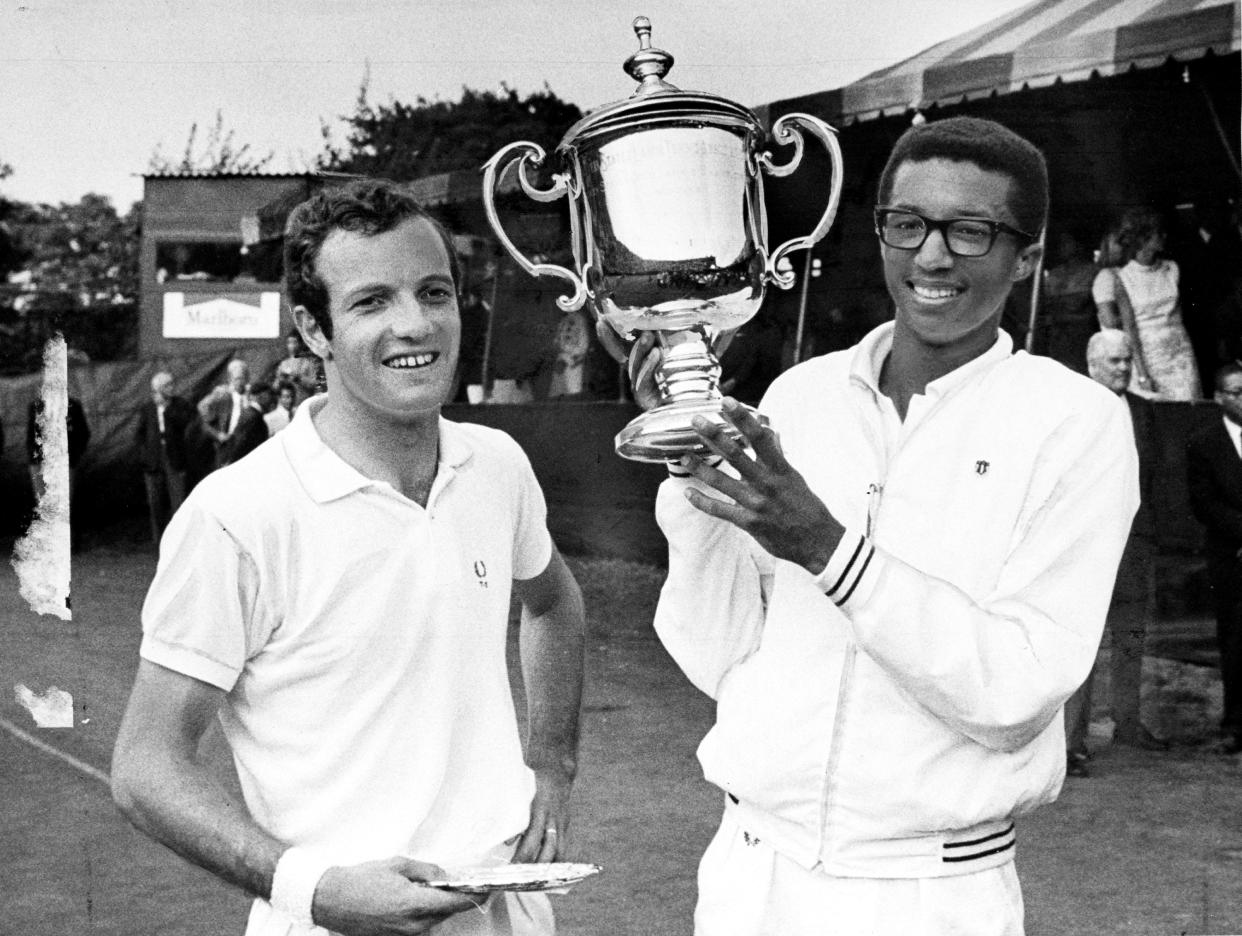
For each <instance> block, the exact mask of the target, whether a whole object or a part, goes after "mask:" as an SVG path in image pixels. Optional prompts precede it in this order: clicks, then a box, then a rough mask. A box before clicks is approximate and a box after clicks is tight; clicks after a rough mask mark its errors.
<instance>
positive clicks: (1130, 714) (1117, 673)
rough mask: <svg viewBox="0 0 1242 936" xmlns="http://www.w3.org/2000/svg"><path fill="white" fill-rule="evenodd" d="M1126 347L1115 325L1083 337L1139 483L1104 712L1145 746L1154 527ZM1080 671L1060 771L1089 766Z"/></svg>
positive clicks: (1082, 771)
mask: <svg viewBox="0 0 1242 936" xmlns="http://www.w3.org/2000/svg"><path fill="white" fill-rule="evenodd" d="M1133 361H1134V349H1133V345H1132V344H1131V343H1130V336H1129V335H1127V334H1126V333H1125V332H1124V331H1122V330H1121V329H1119V328H1105V329H1102V330H1100V331H1098V332H1096V333H1095V334H1094V335H1092V336H1091V340H1090V341H1088V342H1087V373H1088V374H1090V376H1091V379H1092V380H1094V381H1095V382H1096V383H1099V384H1103V385H1104V386H1105V387H1107V388H1108V389H1109V390H1112V391H1113V393H1116V394H1117V395H1118V396H1120V397H1122V398H1123V399H1124V400H1125V401H1126V403H1127V404H1129V407H1130V417H1131V419H1132V420H1133V422H1134V439H1135V443H1136V444H1137V445H1138V451H1139V491H1140V497H1141V503H1140V505H1139V509H1138V513H1137V514H1136V515H1135V517H1134V524H1133V526H1132V527H1131V528H1130V538H1129V540H1128V541H1127V542H1126V549H1125V552H1124V553H1123V554H1122V557H1121V565H1120V567H1119V568H1118V569H1117V583H1116V585H1115V586H1114V588H1113V600H1112V604H1111V606H1110V608H1109V613H1108V628H1109V633H1110V634H1111V641H1112V643H1111V651H1110V670H1111V676H1112V713H1113V722H1114V724H1115V725H1116V730H1115V731H1114V733H1113V740H1114V742H1116V743H1118V744H1125V745H1130V746H1132V747H1138V748H1143V749H1145V750H1164V749H1166V748H1167V747H1168V743H1167V742H1166V741H1163V740H1161V739H1159V738H1157V737H1156V736H1155V735H1153V734H1152V733H1151V732H1150V731H1148V730H1147V728H1145V727H1144V726H1143V723H1142V721H1141V720H1140V718H1139V697H1140V693H1141V689H1142V682H1143V642H1144V639H1145V637H1146V633H1147V621H1148V619H1149V618H1150V617H1151V616H1152V614H1153V613H1154V606H1155V602H1154V598H1155V585H1154V582H1155V572H1154V563H1153V556H1154V553H1155V542H1154V539H1155V530H1154V524H1153V522H1152V517H1151V507H1150V500H1149V495H1150V492H1151V464H1152V460H1151V454H1152V453H1151V438H1152V435H1151V431H1150V430H1151V427H1150V419H1151V416H1150V409H1149V408H1148V407H1149V405H1148V404H1147V403H1146V402H1145V401H1144V400H1142V399H1140V398H1138V397H1136V396H1134V395H1132V394H1130V393H1128V392H1127V389H1126V388H1127V387H1128V386H1129V383H1130V371H1131V369H1132V367H1133ZM1093 678H1094V670H1093V671H1092V675H1091V676H1088V677H1087V681H1086V682H1085V683H1083V685H1082V688H1080V689H1079V690H1078V691H1077V692H1075V693H1074V695H1073V696H1071V697H1070V700H1069V701H1068V702H1066V703H1065V747H1066V772H1067V773H1068V774H1069V775H1070V776H1073V777H1086V776H1088V774H1089V770H1088V767H1087V760H1088V758H1089V756H1090V753H1089V751H1088V750H1087V728H1088V726H1089V724H1090V715H1091V684H1092V682H1093Z"/></svg>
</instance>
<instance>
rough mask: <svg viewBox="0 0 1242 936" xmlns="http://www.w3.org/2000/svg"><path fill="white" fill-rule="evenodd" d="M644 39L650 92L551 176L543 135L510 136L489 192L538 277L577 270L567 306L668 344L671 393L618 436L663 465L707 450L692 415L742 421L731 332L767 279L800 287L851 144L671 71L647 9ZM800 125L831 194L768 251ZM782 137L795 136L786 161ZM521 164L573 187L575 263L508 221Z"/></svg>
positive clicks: (663, 372)
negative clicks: (501, 198) (508, 188)
mask: <svg viewBox="0 0 1242 936" xmlns="http://www.w3.org/2000/svg"><path fill="white" fill-rule="evenodd" d="M634 31H635V32H636V33H637V34H638V41H639V50H638V52H636V53H635V54H634V55H632V56H630V57H629V59H627V60H626V62H625V65H624V67H625V71H626V72H627V73H628V74H629V75H630V77H632V78H633V79H634V80H635V81H638V82H639V85H638V89H637V90H636V91H635V92H634V94H633V95H632V96H631V97H629V98H628V99H626V100H624V101H618V102H616V103H613V104H609V105H606V106H604V107H601V108H599V109H598V110H595V111H593V112H591V113H590V114H588V115H587V116H585V117H583V118H582V120H580V121H578V122H577V123H576V124H574V126H572V127H570V129H569V131H568V132H567V133H566V134H565V137H564V139H562V140H561V142H560V144H559V145H558V146H557V148H556V151H555V153H554V154H553V158H554V162H553V165H552V167H551V168H552V169H553V172H552V174H551V183H550V186H549V187H548V188H543V189H541V188H538V187H536V185H535V184H534V183H532V181H531V179H530V175H529V171H530V170H532V169H535V170H537V169H539V168H540V167H541V166H542V165H543V162H544V158H545V153H544V151H543V148H542V147H541V146H539V145H538V144H535V143H530V142H520V143H511V144H509V145H508V146H506V147H504V148H503V149H501V150H500V151H499V152H498V153H496V155H494V156H493V157H492V158H491V159H490V160H488V162H487V165H486V166H485V167H484V175H483V205H484V208H485V210H486V211H487V217H488V220H489V221H490V222H491V225H492V228H493V230H495V232H496V236H497V237H498V238H499V240H500V242H501V244H503V245H504V247H505V249H506V250H507V251H508V252H509V254H510V256H512V257H513V259H514V260H515V261H516V262H517V263H518V264H519V265H520V266H521V267H522V268H523V269H524V270H526V272H528V273H530V274H532V275H534V276H556V277H560V278H561V279H563V280H565V281H566V282H567V283H568V284H569V287H570V288H571V289H572V293H571V294H570V295H567V296H561V297H560V298H558V299H557V300H556V302H557V305H558V306H559V307H560V308H561V309H563V310H565V311H567V312H568V311H573V310H576V309H579V308H581V307H582V306H583V304H584V303H589V304H590V307H591V310H592V312H593V313H594V314H595V315H596V316H597V317H598V318H600V319H602V320H603V321H605V322H607V323H608V325H610V326H611V327H612V328H613V330H614V331H616V332H617V334H618V335H620V336H621V338H622V339H624V340H625V341H629V342H632V341H633V340H634V339H635V338H636V337H637V333H638V332H644V331H650V332H654V333H655V336H656V340H657V342H658V346H659V347H660V349H661V351H662V355H661V361H660V364H659V366H658V367H657V368H656V371H655V381H656V387H657V388H658V390H659V393H660V403H659V405H657V406H655V407H654V408H652V409H650V410H648V411H647V412H645V413H642V414H641V415H639V416H638V417H637V418H635V419H634V420H632V421H631V422H630V423H629V424H628V425H627V426H626V427H625V428H624V429H622V430H621V432H620V433H618V434H617V438H616V447H617V452H618V454H620V455H622V456H623V457H625V458H630V459H634V460H635V461H649V462H658V461H664V460H666V459H669V458H676V457H678V456H680V455H681V454H683V453H685V452H698V453H703V452H705V451H706V447H705V446H704V444H703V443H702V441H701V440H700V439H699V436H698V435H697V433H695V431H694V429H693V428H692V426H691V420H692V419H693V418H694V417H695V416H704V417H706V418H707V419H709V420H712V421H714V422H717V423H720V424H723V425H728V424H727V423H726V422H725V420H724V417H723V416H722V415H721V412H720V401H721V393H720V388H719V382H720V362H719V360H718V359H717V357H716V350H717V348H718V347H719V345H720V339H721V337H722V336H724V335H727V334H732V332H734V331H736V330H737V329H738V328H740V327H741V326H742V325H743V324H745V323H746V322H747V321H749V320H750V318H751V317H752V316H754V314H755V313H756V312H757V311H758V310H759V306H760V304H761V303H762V302H763V294H764V290H765V288H766V287H767V284H768V283H769V282H771V283H775V284H776V285H777V286H780V287H781V288H783V289H788V288H789V287H790V286H792V285H793V281H794V276H793V273H792V272H782V271H780V270H778V267H777V265H778V264H779V263H780V261H781V260H782V258H784V257H785V256H786V255H787V254H789V253H791V252H793V251H795V250H803V249H806V248H809V247H811V246H812V245H813V244H815V243H817V242H818V241H819V240H821V239H822V238H823V237H824V235H825V234H827V233H828V229H829V227H831V226H832V221H833V218H835V217H836V213H837V203H838V202H839V201H840V196H841V173H842V166H841V148H840V147H839V146H838V144H837V139H836V131H834V130H833V129H832V127H830V126H828V124H826V123H824V122H823V121H822V120H818V119H816V118H814V117H811V116H808V115H806V114H786V115H785V116H783V117H781V118H780V119H779V120H777V121H776V123H775V124H773V126H772V132H771V136H770V138H769V135H768V134H767V133H766V132H765V131H764V129H763V125H762V124H761V123H760V122H759V119H758V118H757V117H756V116H755V115H754V114H753V113H751V111H749V110H747V109H746V108H744V107H742V106H741V105H740V104H736V103H734V102H733V101H729V100H726V99H725V98H722V97H717V96H716V95H713V94H706V93H703V92H699V91H681V90H678V89H677V88H675V87H673V86H672V85H670V84H669V83H668V82H666V81H665V80H664V76H665V75H666V74H668V71H669V69H670V68H671V67H672V65H673V57H672V56H671V55H669V54H668V53H667V52H664V51H662V50H660V49H654V48H652V47H651V22H650V20H648V19H647V18H646V17H642V16H640V17H638V18H637V19H635V20H634ZM802 130H806V131H809V132H810V133H811V135H812V136H814V137H816V138H817V139H819V141H820V142H821V143H822V144H823V145H824V146H825V148H826V149H827V150H828V154H829V156H830V158H831V161H832V180H831V184H830V189H829V193H828V205H827V208H825V210H824V213H823V216H822V217H821V218H820V219H819V223H818V224H817V225H816V226H815V229H814V230H813V231H811V233H810V234H807V235H806V236H805V237H796V238H794V239H792V240H789V241H786V242H785V243H783V244H781V245H780V246H779V247H777V248H776V250H774V251H771V252H769V251H768V229H767V214H766V212H765V209H764V202H763V177H764V174H765V173H766V174H770V175H773V176H778V177H779V176H787V175H789V174H790V173H792V172H793V171H794V170H795V169H796V168H797V167H798V164H799V163H800V162H801V160H802V148H803V138H802ZM769 139H771V140H774V141H775V142H776V143H779V144H781V145H788V144H790V143H792V144H793V146H794V152H793V157H792V159H791V160H790V161H789V162H788V163H786V164H784V165H776V164H775V163H774V162H773V160H772V157H771V155H770V154H769V153H768V152H767V151H766V149H765V147H766V146H767V145H768V143H769ZM515 160H516V161H517V171H518V180H519V182H520V184H521V188H522V190H523V191H524V192H525V193H526V195H528V196H529V197H530V198H533V199H535V200H536V201H540V202H551V201H555V200H556V199H558V198H561V197H563V196H568V198H569V222H570V239H571V241H572V244H571V246H572V250H573V258H574V264H573V265H574V269H573V270H569V269H566V268H565V267H563V266H559V265H557V264H550V263H533V262H531V261H530V260H529V259H527V258H526V257H525V256H524V255H523V254H522V252H521V251H520V250H518V248H517V247H515V246H514V244H513V242H512V241H511V240H510V239H509V236H508V235H507V234H506V233H505V230H504V227H503V226H502V224H501V222H500V218H499V216H498V214H497V212H496V204H495V193H496V186H497V184H498V183H499V181H500V179H501V177H502V176H503V174H504V172H505V170H506V169H508V168H509V166H510V165H511V164H512V163H513V162H514V161H515Z"/></svg>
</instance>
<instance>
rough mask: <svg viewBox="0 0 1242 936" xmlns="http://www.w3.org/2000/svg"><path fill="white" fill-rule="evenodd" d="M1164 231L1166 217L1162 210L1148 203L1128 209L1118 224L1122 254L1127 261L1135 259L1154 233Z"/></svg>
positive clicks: (1118, 236) (1118, 240) (1118, 241)
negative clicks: (1157, 209)
mask: <svg viewBox="0 0 1242 936" xmlns="http://www.w3.org/2000/svg"><path fill="white" fill-rule="evenodd" d="M1163 231H1164V219H1163V218H1162V217H1160V212H1158V211H1156V209H1154V208H1148V207H1147V206H1146V205H1135V206H1134V207H1132V208H1128V209H1126V212H1125V214H1123V215H1122V216H1121V221H1120V222H1118V224H1117V243H1118V244H1120V245H1121V256H1122V258H1123V260H1124V261H1125V262H1129V261H1130V260H1133V259H1134V255H1135V254H1137V253H1138V251H1139V248H1140V247H1142V246H1143V245H1144V244H1146V243H1147V242H1148V241H1149V240H1150V239H1151V236H1152V235H1153V234H1159V233H1162V232H1163Z"/></svg>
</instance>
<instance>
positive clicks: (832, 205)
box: [756, 114, 843, 289]
mask: <svg viewBox="0 0 1242 936" xmlns="http://www.w3.org/2000/svg"><path fill="white" fill-rule="evenodd" d="M794 124H801V125H802V127H803V128H804V129H806V130H809V131H810V133H811V135H812V136H814V137H816V138H817V139H818V140H819V141H820V142H821V143H823V144H824V148H825V149H827V150H828V157H829V159H830V160H831V161H832V182H831V184H830V188H829V191H828V207H827V208H825V209H824V214H823V216H822V217H821V218H820V219H819V223H818V224H817V225H815V229H814V230H813V231H811V233H810V234H807V235H806V236H805V237H795V238H793V239H792V240H787V241H785V243H783V244H781V245H780V246H779V247H777V248H776V250H774V251H772V253H771V254H770V255H769V256H768V262H767V265H766V266H765V267H764V271H763V272H764V275H765V276H766V277H767V278H768V279H769V280H771V281H772V282H774V283H775V284H776V285H777V286H779V287H781V289H788V288H789V287H791V286H792V285H793V283H794V274H793V272H792V271H790V272H787V273H781V272H779V271H778V270H777V269H776V264H777V263H778V262H780V260H781V258H782V257H784V256H785V254H787V253H792V252H793V251H795V250H803V249H806V248H809V247H812V246H813V245H815V244H817V243H818V242H819V241H821V240H823V238H824V235H825V234H827V233H828V229H829V228H830V227H832V222H833V221H834V220H835V219H836V217H837V205H838V204H839V203H840V201H841V182H842V176H843V172H842V169H843V163H842V160H841V145H840V144H839V143H838V142H837V131H836V130H834V129H833V128H832V127H830V126H829V125H828V124H826V123H824V122H823V121H822V120H820V119H819V118H818V117H812V116H810V115H809V114H785V115H784V116H783V117H781V118H780V119H779V120H777V121H776V123H774V124H773V125H772V137H773V138H774V139H775V140H776V142H778V143H781V144H788V143H793V145H794V154H793V158H792V159H791V160H789V162H787V163H786V164H785V165H783V166H776V165H773V163H772V156H771V154H769V153H760V154H759V155H758V157H756V159H757V161H758V163H759V166H760V168H761V169H763V171H765V172H767V173H769V174H770V175H774V176H776V177H777V178H781V177H783V176H787V175H789V174H790V173H792V172H793V171H794V170H795V169H797V168H798V164H799V163H800V162H802V132H801V130H799V128H798V127H796V126H793V125H794Z"/></svg>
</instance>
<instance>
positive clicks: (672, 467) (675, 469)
mask: <svg viewBox="0 0 1242 936" xmlns="http://www.w3.org/2000/svg"><path fill="white" fill-rule="evenodd" d="M703 461H704V462H706V463H707V465H708V467H709V468H715V467H716V466H718V465H719V464H720V463H721V462H722V461H724V459H723V458H721V457H720V456H719V455H708V456H706V457H705V458H704V459H703ZM664 464H665V465H666V466H667V468H668V476H669V477H670V478H691V477H694V476H693V475H692V474H690V472H689V471H687V470H686V469H685V468H683V467H681V459H680V458H670V459H667V460H666V461H665V463H664Z"/></svg>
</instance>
